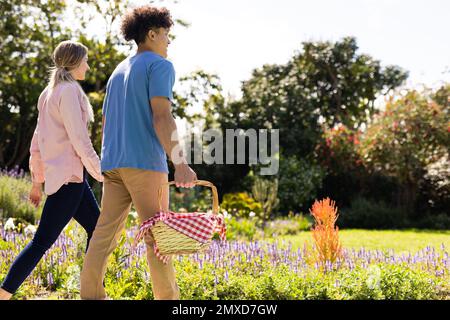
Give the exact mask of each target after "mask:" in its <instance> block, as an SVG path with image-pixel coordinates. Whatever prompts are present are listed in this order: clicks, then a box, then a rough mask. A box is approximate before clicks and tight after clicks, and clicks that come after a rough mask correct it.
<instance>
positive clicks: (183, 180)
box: [174, 163, 197, 188]
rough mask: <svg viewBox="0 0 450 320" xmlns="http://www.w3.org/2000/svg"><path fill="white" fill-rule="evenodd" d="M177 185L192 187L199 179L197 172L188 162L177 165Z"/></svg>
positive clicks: (175, 178)
mask: <svg viewBox="0 0 450 320" xmlns="http://www.w3.org/2000/svg"><path fill="white" fill-rule="evenodd" d="M174 180H175V185H176V186H177V187H183V188H192V187H194V186H195V182H196V181H197V174H196V173H195V172H194V170H192V169H191V168H190V167H189V166H188V165H187V164H186V163H182V164H179V165H176V166H175V177H174Z"/></svg>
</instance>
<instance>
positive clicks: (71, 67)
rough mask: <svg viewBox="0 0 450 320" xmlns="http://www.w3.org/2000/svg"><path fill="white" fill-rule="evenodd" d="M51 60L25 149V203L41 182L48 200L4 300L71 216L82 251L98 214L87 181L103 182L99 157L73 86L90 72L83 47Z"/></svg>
mask: <svg viewBox="0 0 450 320" xmlns="http://www.w3.org/2000/svg"><path fill="white" fill-rule="evenodd" d="M53 62H54V64H55V65H54V67H53V68H52V71H51V75H50V80H49V84H48V85H47V87H46V88H45V89H44V91H43V92H42V93H41V95H40V97H39V100H38V110H39V116H38V121H37V126H36V129H35V132H34V135H33V138H32V141H31V147H30V154H31V156H30V172H31V178H32V182H33V187H32V189H31V192H30V196H29V198H30V201H31V202H32V203H33V205H34V206H36V207H37V206H38V205H39V203H40V201H41V197H42V185H43V184H44V181H45V188H44V192H45V193H46V194H47V195H48V197H47V200H46V201H45V204H44V208H43V211H42V216H41V220H40V223H39V226H38V228H37V231H36V233H35V235H34V237H33V240H32V241H31V242H30V243H29V244H28V245H27V246H26V247H25V248H24V249H23V250H22V252H21V253H20V254H19V255H18V256H17V258H16V259H15V261H14V262H13V264H12V266H11V269H10V270H9V272H8V274H7V276H6V278H5V279H4V281H3V284H2V286H1V288H0V299H3V300H6V299H9V298H11V296H12V294H14V293H15V292H16V290H17V289H18V288H19V287H20V285H21V284H22V283H23V281H24V280H25V279H26V278H27V277H28V275H29V274H30V273H31V272H32V271H33V269H34V268H35V267H36V265H37V264H38V262H39V261H40V259H41V258H42V256H43V255H44V253H45V252H46V251H47V250H48V249H49V248H50V247H51V246H52V245H53V243H54V242H55V241H56V239H57V238H58V236H59V235H60V233H61V231H62V230H63V229H64V227H65V226H66V225H67V224H68V223H69V221H70V219H71V218H74V219H75V220H76V221H77V222H78V223H80V224H81V226H82V227H83V228H84V229H85V230H86V232H87V235H88V240H87V246H86V249H87V247H88V246H89V241H90V238H91V236H92V233H93V231H94V228H95V225H96V223H97V219H98V216H99V214H100V210H99V208H98V204H97V201H96V200H95V197H94V194H93V193H92V190H91V188H90V187H89V185H88V182H87V180H86V179H87V177H86V170H87V172H89V174H90V175H91V176H92V177H94V178H95V179H96V180H98V181H100V182H102V181H103V176H102V173H101V169H100V159H99V157H98V156H97V154H96V152H95V150H94V148H93V147H92V143H91V141H90V138H89V134H88V127H87V125H88V122H89V121H93V119H94V116H93V111H92V106H91V105H90V103H89V101H88V98H87V96H86V94H85V93H84V92H83V90H82V88H81V86H80V85H79V84H78V82H77V80H84V78H85V74H86V71H87V70H89V65H88V63H87V48H86V47H85V46H84V45H82V44H80V43H77V42H73V41H64V42H62V43H60V44H59V45H58V46H57V47H56V49H55V51H54V52H53ZM85 169H86V170H85Z"/></svg>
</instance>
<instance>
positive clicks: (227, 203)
mask: <svg viewBox="0 0 450 320" xmlns="http://www.w3.org/2000/svg"><path fill="white" fill-rule="evenodd" d="M220 208H221V209H222V210H226V211H227V212H228V213H229V214H231V215H233V216H237V217H248V216H249V215H250V213H251V212H254V213H255V214H256V215H257V216H259V215H260V214H261V213H262V206H261V204H260V203H259V202H257V201H256V200H255V199H253V198H252V197H251V196H250V195H249V194H248V193H246V192H238V193H227V194H225V195H224V196H223V199H222V203H221V205H220Z"/></svg>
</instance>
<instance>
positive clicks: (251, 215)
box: [248, 211, 256, 218]
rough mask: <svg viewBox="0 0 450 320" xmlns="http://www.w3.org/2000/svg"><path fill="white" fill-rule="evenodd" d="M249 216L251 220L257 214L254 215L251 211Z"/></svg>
mask: <svg viewBox="0 0 450 320" xmlns="http://www.w3.org/2000/svg"><path fill="white" fill-rule="evenodd" d="M248 216H249V217H250V218H253V217H254V216H256V213H254V212H253V211H250V213H249V214H248Z"/></svg>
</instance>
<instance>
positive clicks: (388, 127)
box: [360, 91, 450, 216]
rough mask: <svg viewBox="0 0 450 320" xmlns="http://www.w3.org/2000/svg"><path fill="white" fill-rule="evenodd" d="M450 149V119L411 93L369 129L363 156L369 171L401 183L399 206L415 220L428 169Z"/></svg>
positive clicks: (393, 101)
mask: <svg viewBox="0 0 450 320" xmlns="http://www.w3.org/2000/svg"><path fill="white" fill-rule="evenodd" d="M449 146H450V132H449V131H448V116H446V114H445V113H444V112H443V109H442V107H441V106H440V105H438V104H436V103H435V102H433V101H429V100H428V99H427V98H426V97H424V96H422V95H420V94H419V93H418V92H416V91H410V92H407V93H406V94H405V95H404V96H401V97H399V98H398V99H394V98H391V100H390V101H389V102H388V103H387V105H386V111H384V112H383V113H381V114H380V115H379V116H378V117H376V118H375V119H374V121H373V123H372V124H371V125H370V126H369V127H368V128H367V131H366V132H365V134H364V136H363V138H362V141H361V148H360V152H361V155H362V157H363V161H364V164H365V166H366V167H367V168H368V169H369V170H371V171H376V172H383V173H384V174H386V175H390V176H393V177H395V178H396V179H397V180H398V182H399V184H400V189H399V194H398V205H399V206H402V207H404V208H405V210H404V211H405V214H408V215H410V216H414V214H415V213H416V212H415V209H416V205H417V195H418V188H419V181H420V180H421V179H422V178H423V177H424V175H425V172H426V167H427V166H429V165H431V164H432V163H435V162H437V161H439V160H440V159H441V158H442V157H444V156H445V155H446V154H447V153H448V152H449V149H448V147H449Z"/></svg>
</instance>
